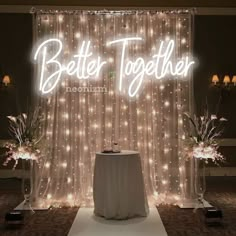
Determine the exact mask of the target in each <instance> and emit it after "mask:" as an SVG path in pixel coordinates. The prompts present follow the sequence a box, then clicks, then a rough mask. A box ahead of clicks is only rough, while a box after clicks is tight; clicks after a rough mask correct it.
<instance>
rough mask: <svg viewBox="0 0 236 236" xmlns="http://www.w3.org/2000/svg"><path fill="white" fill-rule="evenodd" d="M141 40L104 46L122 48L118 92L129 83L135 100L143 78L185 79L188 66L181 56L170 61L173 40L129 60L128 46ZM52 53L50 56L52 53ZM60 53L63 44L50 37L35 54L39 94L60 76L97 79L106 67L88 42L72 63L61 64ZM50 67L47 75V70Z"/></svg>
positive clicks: (112, 42) (130, 39)
mask: <svg viewBox="0 0 236 236" xmlns="http://www.w3.org/2000/svg"><path fill="white" fill-rule="evenodd" d="M142 40H143V39H142V38H141V37H127V38H122V39H117V40H113V41H110V42H108V43H107V46H114V45H117V46H119V47H121V53H120V55H119V58H118V68H117V71H119V78H118V79H119V81H118V85H119V90H120V91H122V90H123V86H124V81H125V79H127V78H129V80H130V81H131V82H130V83H129V85H128V86H129V87H128V94H129V96H130V97H134V96H135V95H136V94H137V93H138V91H139V89H140V87H141V85H142V82H143V80H144V77H145V76H152V77H154V78H156V79H162V78H164V77H165V76H166V75H168V74H169V75H172V76H184V77H185V76H187V74H188V71H189V69H190V67H191V65H193V64H194V61H191V60H190V59H189V57H187V56H186V57H183V58H182V59H180V60H177V61H176V62H175V63H174V62H173V60H172V59H171V57H173V52H174V50H175V42H174V40H169V41H160V46H159V49H158V51H157V53H155V54H154V55H153V56H152V57H151V58H150V60H145V59H144V58H143V57H137V58H135V59H134V60H131V59H129V58H128V47H129V45H130V44H132V43H138V42H140V41H142ZM49 48H53V50H49ZM52 51H53V53H52ZM62 51H63V43H62V41H61V40H60V39H57V38H52V39H48V40H46V41H44V42H43V43H41V44H40V45H39V46H38V48H37V50H36V52H35V54H34V60H35V61H37V62H39V63H40V71H39V73H40V83H39V90H40V91H41V93H42V94H47V93H50V92H52V91H53V90H54V89H55V88H56V86H57V85H58V83H59V81H60V80H61V78H62V76H63V74H66V75H68V76H73V77H76V78H77V79H89V78H98V77H99V75H100V74H101V70H102V69H103V67H104V66H106V64H107V61H105V60H102V58H101V57H100V56H95V55H93V52H92V51H91V41H89V40H88V41H82V44H81V47H80V49H79V51H78V53H77V54H75V55H72V56H71V60H69V61H68V62H67V63H65V64H62V62H61V61H60V57H61V54H62ZM47 67H50V68H51V69H50V73H48V71H47Z"/></svg>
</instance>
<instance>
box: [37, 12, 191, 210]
mask: <svg viewBox="0 0 236 236" xmlns="http://www.w3.org/2000/svg"><path fill="white" fill-rule="evenodd" d="M191 19H192V16H191V12H189V11H177V10H176V11H36V12H35V40H36V42H37V41H38V40H41V39H45V38H53V37H56V38H59V39H61V40H63V43H64V48H63V54H62V58H61V59H62V61H65V62H66V61H67V60H68V59H69V58H70V57H71V55H73V54H75V52H78V50H79V48H80V47H81V44H82V41H83V40H90V41H91V47H92V50H93V51H96V53H97V54H99V55H100V56H101V57H102V58H105V59H106V60H107V61H108V65H107V67H106V69H104V70H103V71H102V73H101V74H100V75H99V78H97V79H95V80H93V79H91V80H78V79H77V78H74V79H73V78H71V77H69V76H64V77H63V80H61V82H60V85H59V88H58V89H57V90H56V91H55V92H53V93H52V94H50V95H48V96H44V97H43V96H42V97H41V98H40V106H41V107H42V109H43V111H44V114H45V117H46V120H45V123H44V124H43V126H42V127H41V132H44V133H45V139H46V142H45V150H47V153H46V157H45V158H44V159H42V160H41V164H40V169H39V175H38V177H39V183H38V185H37V186H38V188H37V193H36V194H37V196H38V199H40V200H43V202H44V203H45V202H47V203H50V204H54V205H57V204H58V205H66V204H69V205H78V204H82V205H85V206H90V205H91V204H92V202H93V201H92V186H93V170H94V160H95V153H96V151H101V150H103V149H104V147H106V146H107V143H108V142H110V141H116V142H118V143H119V146H120V148H121V149H123V150H125V149H130V150H138V151H139V152H140V156H141V160H142V168H143V174H144V180H145V186H146V191H147V194H148V197H149V201H150V202H152V201H153V200H154V201H155V203H157V202H165V203H176V202H178V201H183V199H184V198H189V197H190V196H191V192H192V188H191V183H190V182H191V181H190V180H189V179H188V174H186V168H185V159H184V155H183V141H184V139H185V136H184V132H183V129H184V126H185V125H184V124H185V120H184V118H183V116H182V115H183V112H191V108H192V99H191V97H192V88H191V75H188V76H187V77H178V78H177V77H173V76H170V75H168V76H166V77H165V78H163V79H160V80H157V79H155V78H151V77H145V78H144V83H143V84H142V90H141V91H140V92H139V94H137V95H136V96H135V97H133V98H130V97H129V96H126V95H125V94H127V88H124V90H123V91H121V92H120V91H119V90H118V88H117V77H118V70H117V68H116V65H117V61H118V60H119V51H120V50H119V49H117V48H116V47H107V45H106V42H107V40H108V39H109V40H111V39H112V40H114V39H117V38H124V37H128V36H135V37H142V38H143V39H144V40H143V41H142V42H141V43H130V45H129V49H128V52H127V53H128V55H129V59H135V58H137V57H139V56H143V57H149V56H152V55H153V54H154V53H155V52H156V50H157V48H158V44H159V43H160V40H165V41H168V40H170V39H174V41H175V51H174V54H173V58H172V59H173V60H175V61H176V60H178V59H179V58H182V57H183V56H189V57H191V46H192V45H191V41H192V38H191V35H192V32H191V24H192V22H191ZM51 50H54V49H53V48H52V49H51ZM39 70H40V64H38V65H36V75H37V73H39ZM49 70H50V69H49ZM126 82H129V78H128V79H127V81H126ZM74 87H76V88H78V89H77V92H73V91H72V88H74Z"/></svg>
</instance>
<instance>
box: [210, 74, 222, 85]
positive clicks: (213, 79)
mask: <svg viewBox="0 0 236 236" xmlns="http://www.w3.org/2000/svg"><path fill="white" fill-rule="evenodd" d="M219 82H220V80H219V77H218V75H213V76H212V83H214V85H216V84H217V83H219Z"/></svg>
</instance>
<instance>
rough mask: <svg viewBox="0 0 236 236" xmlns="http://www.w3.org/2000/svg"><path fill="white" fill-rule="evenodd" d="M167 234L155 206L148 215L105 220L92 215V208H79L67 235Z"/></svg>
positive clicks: (130, 235) (147, 235) (120, 235)
mask: <svg viewBox="0 0 236 236" xmlns="http://www.w3.org/2000/svg"><path fill="white" fill-rule="evenodd" d="M77 235H78V236H141V235H143V236H157V235H158V236H167V233H166V230H165V227H164V225H163V223H162V221H161V218H160V215H159V213H158V211H157V209H156V208H151V209H150V213H149V216H148V217H142V218H134V219H130V220H120V221H116V220H105V219H103V218H100V217H96V216H94V215H93V209H92V208H81V209H79V211H78V213H77V215H76V217H75V220H74V223H73V225H72V227H71V229H70V232H69V235H68V236H77Z"/></svg>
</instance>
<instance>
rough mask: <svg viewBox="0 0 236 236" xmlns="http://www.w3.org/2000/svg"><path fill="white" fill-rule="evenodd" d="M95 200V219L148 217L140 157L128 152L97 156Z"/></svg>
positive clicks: (133, 152) (99, 154)
mask: <svg viewBox="0 0 236 236" xmlns="http://www.w3.org/2000/svg"><path fill="white" fill-rule="evenodd" d="M93 198H94V213H95V215H98V216H103V217H105V218H106V219H128V218H132V217H136V216H147V214H148V203H147V197H146V193H145V188H144V181H143V175H142V167H141V160H140V155H139V153H138V152H136V151H128V150H123V151H121V152H120V153H101V152H98V153H96V159H95V168H94V183H93Z"/></svg>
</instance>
